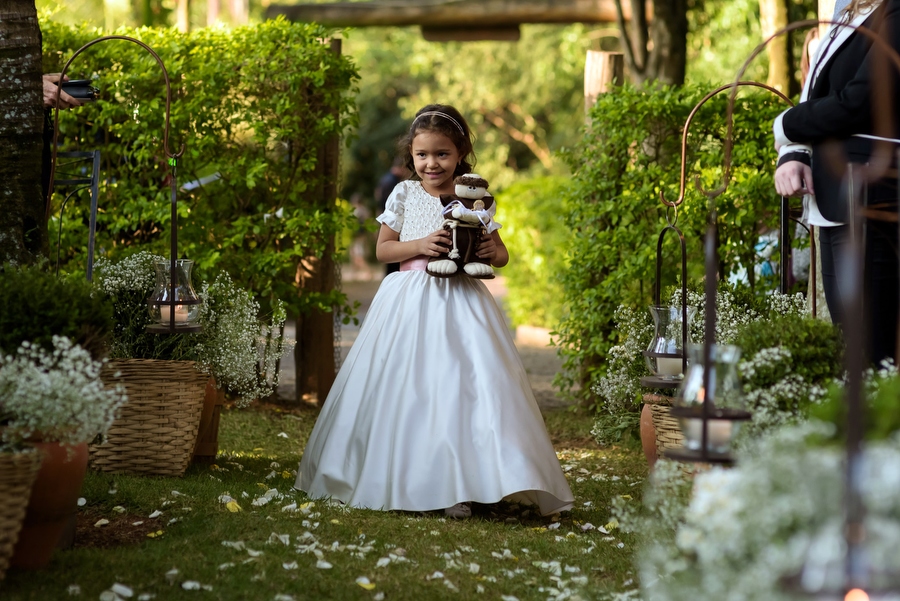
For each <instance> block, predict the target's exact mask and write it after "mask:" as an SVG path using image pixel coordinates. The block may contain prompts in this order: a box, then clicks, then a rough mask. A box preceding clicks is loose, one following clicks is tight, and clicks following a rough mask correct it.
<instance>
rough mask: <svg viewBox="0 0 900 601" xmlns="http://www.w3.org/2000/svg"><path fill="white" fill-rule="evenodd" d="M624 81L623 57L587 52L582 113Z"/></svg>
mask: <svg viewBox="0 0 900 601" xmlns="http://www.w3.org/2000/svg"><path fill="white" fill-rule="evenodd" d="M624 81H625V57H624V55H622V53H621V52H604V51H598V50H588V53H587V59H586V60H585V62H584V113H585V115H587V113H588V112H589V111H590V110H591V107H593V106H594V103H596V102H597V97H598V96H599V95H600V94H602V93H604V92H607V91H609V90H610V89H611V87H612V86H620V85H622V84H623V83H624Z"/></svg>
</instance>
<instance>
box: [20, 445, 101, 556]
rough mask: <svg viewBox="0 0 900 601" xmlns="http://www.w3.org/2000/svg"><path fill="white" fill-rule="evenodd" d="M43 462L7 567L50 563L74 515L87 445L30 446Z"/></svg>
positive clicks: (85, 467)
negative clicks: (37, 451)
mask: <svg viewBox="0 0 900 601" xmlns="http://www.w3.org/2000/svg"><path fill="white" fill-rule="evenodd" d="M32 444H33V445H34V446H35V447H37V448H38V450H40V451H41V452H42V453H43V454H44V461H43V462H42V463H41V469H40V470H39V471H38V475H37V479H36V480H35V482H34V486H33V487H32V489H31V499H29V501H28V509H27V511H26V514H25V522H24V524H23V525H22V530H21V531H20V532H19V540H18V542H17V543H16V547H15V549H14V551H13V556H12V560H11V564H12V566H13V567H16V568H24V569H38V568H43V567H45V566H46V565H47V564H48V563H50V558H51V557H52V555H53V550H54V549H55V548H56V546H57V544H58V542H59V539H60V537H61V536H62V534H63V532H64V531H65V529H66V525H67V523H68V522H69V520H70V518H71V516H72V515H73V514H74V513H75V511H76V507H77V503H78V495H79V494H80V493H81V484H82V483H83V482H84V476H85V473H86V472H87V465H88V445H87V443H82V444H78V445H63V444H59V443H54V442H35V443H32Z"/></svg>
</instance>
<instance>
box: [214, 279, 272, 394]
mask: <svg viewBox="0 0 900 601" xmlns="http://www.w3.org/2000/svg"><path fill="white" fill-rule="evenodd" d="M200 297H201V298H202V299H203V304H202V305H201V308H200V322H201V323H202V324H203V327H204V332H203V335H202V337H201V338H200V341H199V342H198V344H197V347H196V351H197V358H198V361H199V363H200V365H201V369H203V370H204V371H207V372H208V373H211V374H212V375H214V376H215V378H216V384H217V385H218V386H219V387H220V388H225V389H227V390H228V391H229V392H231V393H232V394H234V395H236V396H237V397H238V401H237V403H238V405H239V406H246V405H247V404H249V403H250V402H251V401H252V400H254V399H257V398H261V397H266V396H268V395H270V394H271V393H272V391H273V390H274V389H275V387H277V386H278V369H277V368H276V367H277V362H278V360H279V359H280V358H281V356H282V355H283V354H284V352H285V340H284V336H283V335H282V328H283V326H284V321H285V318H286V316H287V314H286V312H285V309H284V304H283V303H281V302H280V301H277V302H276V304H275V306H274V307H273V315H272V321H271V322H270V323H268V324H265V323H261V322H260V320H259V317H258V315H259V311H260V306H259V303H258V302H256V300H255V299H254V298H253V297H252V296H251V295H250V293H249V292H248V291H247V290H245V289H243V288H241V287H239V286H238V285H236V284H235V283H234V281H232V279H231V277H230V276H229V275H228V274H227V273H224V272H223V273H221V274H219V276H218V277H217V278H216V279H215V281H214V282H213V283H212V284H204V285H203V288H202V290H201V292H200Z"/></svg>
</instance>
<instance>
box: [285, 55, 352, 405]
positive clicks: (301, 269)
mask: <svg viewBox="0 0 900 601" xmlns="http://www.w3.org/2000/svg"><path fill="white" fill-rule="evenodd" d="M331 49H332V51H333V52H335V53H336V54H340V53H341V40H339V39H333V40H331ZM335 117H336V115H335ZM339 167H340V138H339V137H338V136H333V137H332V138H331V139H330V140H328V142H326V144H325V146H324V147H323V148H321V149H319V155H318V159H317V161H316V181H317V182H318V184H317V185H316V189H315V197H314V198H313V199H312V200H313V202H315V203H316V204H318V205H319V206H320V207H321V208H322V210H323V211H334V210H335V201H336V199H337V181H338V177H339ZM334 253H335V243H334V240H330V241H328V243H327V245H326V248H325V252H324V254H323V255H322V257H321V258H317V257H308V258H307V259H304V260H303V261H301V262H300V263H299V264H298V265H297V284H298V287H299V288H300V289H301V293H302V292H304V291H305V292H321V293H326V292H330V291H331V290H334V289H335V287H336V286H337V284H338V282H337V278H336V275H335V259H334ZM334 343H335V340H334V311H333V310H332V311H322V310H319V309H315V310H312V311H310V312H309V313H307V314H306V315H300V316H298V317H297V346H296V347H295V348H294V369H295V374H296V381H297V387H296V390H297V393H296V394H297V396H296V400H297V401H298V402H299V401H303V400H304V397H305V396H307V395H313V394H314V395H316V398H317V400H318V404H319V405H320V406H321V404H322V403H324V402H325V398H326V397H327V396H328V392H329V391H330V390H331V386H332V384H334V377H335V366H336V363H335V357H334Z"/></svg>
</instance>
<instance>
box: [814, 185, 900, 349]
mask: <svg viewBox="0 0 900 601" xmlns="http://www.w3.org/2000/svg"><path fill="white" fill-rule="evenodd" d="M894 193H895V194H896V191H895V192H894ZM894 198H895V199H896V196H894ZM895 202H896V200H895ZM897 227H898V226H897V224H896V223H890V222H885V221H874V220H867V221H866V223H865V227H864V230H865V231H864V237H865V255H864V266H863V277H862V281H863V315H862V323H863V327H864V340H865V348H864V349H847V352H859V351H864V352H865V353H866V357H867V358H868V360H869V361H870V362H871V363H873V364H875V365H878V364H879V363H880V362H881V361H882V360H883V359H886V358H891V359H894V360H896V353H897V315H898V311H900V262H898V258H897V251H898V248H897V239H898V236H897V231H898V230H897ZM819 242H820V243H821V258H822V284H823V286H824V288H825V301H826V302H827V303H828V310H829V312H831V318H832V320H833V321H834V323H836V324H838V325H840V326H841V327H842V328H844V327H846V321H847V312H846V310H845V308H844V299H846V298H848V294H849V293H850V292H851V291H850V290H849V286H850V282H849V281H848V280H850V276H851V275H852V272H851V271H849V270H850V269H852V266H850V265H849V264H848V263H849V256H848V250H849V247H850V227H849V226H847V225H842V226H838V227H822V228H819Z"/></svg>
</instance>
